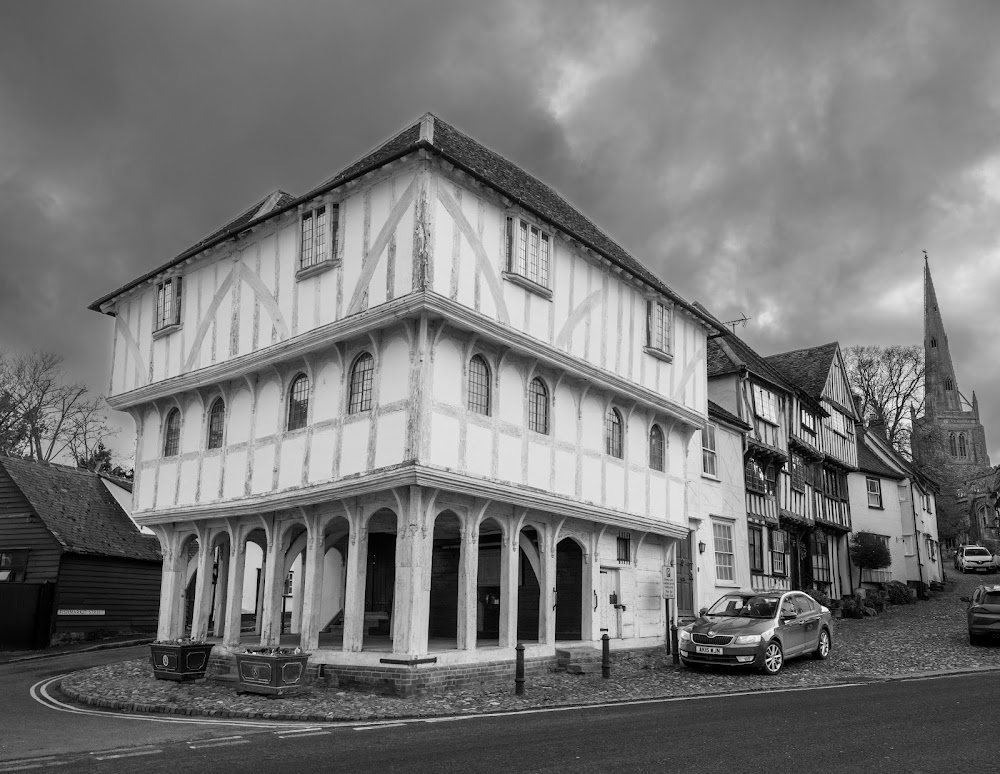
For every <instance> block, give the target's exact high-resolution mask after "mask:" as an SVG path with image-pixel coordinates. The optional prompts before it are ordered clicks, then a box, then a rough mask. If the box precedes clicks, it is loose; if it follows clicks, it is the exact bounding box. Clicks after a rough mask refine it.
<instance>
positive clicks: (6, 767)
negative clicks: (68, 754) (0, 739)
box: [0, 755, 69, 774]
mask: <svg viewBox="0 0 1000 774" xmlns="http://www.w3.org/2000/svg"><path fill="white" fill-rule="evenodd" d="M55 757H56V756H54V755H43V756H41V757H40V758H22V759H20V760H15V761H4V762H3V763H0V774H3V773H4V772H7V771H27V770H28V769H42V768H45V767H46V766H65V765H66V764H67V763H69V761H57V760H56V759H55Z"/></svg>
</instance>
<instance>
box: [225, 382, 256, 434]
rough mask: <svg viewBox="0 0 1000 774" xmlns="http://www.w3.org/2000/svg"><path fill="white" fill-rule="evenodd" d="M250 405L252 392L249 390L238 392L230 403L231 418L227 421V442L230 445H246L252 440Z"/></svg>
mask: <svg viewBox="0 0 1000 774" xmlns="http://www.w3.org/2000/svg"><path fill="white" fill-rule="evenodd" d="M250 405H251V398H250V390H247V389H242V390H240V391H239V392H237V393H236V395H235V396H234V397H233V399H232V401H231V402H230V405H229V412H228V413H229V417H228V418H227V419H226V442H227V443H228V444H234V443H244V442H245V441H246V440H248V439H249V438H250V419H251V411H250Z"/></svg>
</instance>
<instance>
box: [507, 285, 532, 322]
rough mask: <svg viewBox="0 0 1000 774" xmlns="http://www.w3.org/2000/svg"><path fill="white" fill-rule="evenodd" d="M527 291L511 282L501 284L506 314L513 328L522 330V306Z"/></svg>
mask: <svg viewBox="0 0 1000 774" xmlns="http://www.w3.org/2000/svg"><path fill="white" fill-rule="evenodd" d="M528 294H529V291H527V290H525V289H524V288H522V287H521V286H520V285H515V284H514V283H513V282H506V281H504V282H503V295H504V300H505V301H506V303H507V314H508V315H510V322H511V325H513V326H514V327H515V328H518V329H520V330H524V304H525V300H526V297H527V296H528Z"/></svg>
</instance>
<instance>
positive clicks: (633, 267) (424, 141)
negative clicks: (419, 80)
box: [90, 113, 725, 331]
mask: <svg viewBox="0 0 1000 774" xmlns="http://www.w3.org/2000/svg"><path fill="white" fill-rule="evenodd" d="M421 148H423V149H425V150H427V151H429V152H431V153H434V154H435V155H438V156H441V157H442V158H444V159H446V160H448V161H450V162H451V163H452V164H454V165H455V166H456V167H458V168H460V169H463V170H464V171H465V172H467V173H469V174H470V175H472V176H474V177H476V178H478V179H480V180H481V181H482V182H484V183H486V184H487V185H489V186H490V187H492V188H493V189H495V190H496V191H498V192H499V193H501V194H503V195H504V196H506V197H507V198H509V199H511V200H512V201H513V202H515V203H516V204H519V205H520V206H522V207H524V208H525V209H527V210H530V211H532V212H534V213H536V214H537V215H539V216H540V217H542V218H544V219H546V220H548V221H549V222H551V223H552V224H553V225H554V226H556V227H557V228H559V229H560V230H562V231H564V232H565V233H566V234H567V235H568V236H570V237H573V238H575V239H576V240H578V241H579V242H581V243H582V244H584V245H585V246H587V247H589V248H590V249H592V250H594V251H595V252H597V253H599V254H601V255H602V256H604V257H605V258H607V259H608V260H609V261H611V262H612V263H615V264H617V265H618V266H620V267H622V268H623V269H625V270H626V271H628V272H629V273H630V274H632V275H633V276H635V277H638V278H639V279H641V280H643V281H644V282H646V283H648V284H649V285H651V286H652V287H653V288H655V289H656V290H658V291H659V292H661V293H663V294H664V295H665V296H667V297H668V298H670V299H672V300H673V301H674V302H675V303H677V304H678V305H680V306H682V307H683V308H685V309H687V310H688V311H689V312H691V313H692V314H694V315H695V316H696V317H698V318H699V319H701V320H702V322H704V323H706V324H708V325H710V326H711V327H713V328H718V327H719V323H718V321H717V320H715V319H714V318H712V317H711V316H710V315H707V314H705V313H704V312H703V311H702V310H700V309H697V308H695V307H694V306H692V305H691V304H689V303H688V302H687V301H685V300H684V299H682V298H681V297H680V296H678V295H677V294H676V293H675V292H674V291H673V290H671V289H670V288H669V287H668V286H667V285H666V284H665V283H664V282H663V281H662V280H660V279H659V278H658V277H657V276H656V275H654V274H653V273H652V272H650V271H649V270H648V269H647V268H646V267H645V266H643V265H642V264H641V263H640V262H639V261H637V260H636V259H635V258H633V257H632V256H631V255H630V254H629V253H628V252H627V251H626V250H625V249H624V248H623V247H621V246H620V245H619V244H618V243H617V242H615V241H614V240H613V239H611V238H610V237H609V236H608V235H607V234H605V233H604V232H603V231H602V230H601V229H600V228H598V227H597V226H596V225H595V224H594V223H593V222H592V221H591V220H590V219H589V218H587V217H586V216H585V215H584V214H583V213H581V212H580V211H579V210H578V209H576V208H575V207H573V206H572V205H571V204H569V202H567V201H566V200H565V199H563V198H562V196H560V195H559V194H558V193H556V192H555V191H554V190H553V189H552V188H550V187H549V186H547V185H545V184H544V183H542V182H541V181H540V180H538V179H537V178H535V177H532V176H531V175H529V174H528V173H527V172H525V171H524V170H522V169H521V168H520V167H518V166H517V165H516V164H514V163H512V162H510V161H508V160H507V159H505V158H504V157H503V156H500V155H499V154H498V153H495V152H494V151H492V150H490V149H489V148H487V147H486V146H484V145H482V144H481V143H479V142H477V141H476V140H474V139H472V138H471V137H469V136H468V135H465V134H463V133H462V132H460V131H458V130H457V129H455V128H454V127H453V126H451V125H450V124H448V123H446V122H444V121H442V120H441V119H440V118H437V117H436V116H434V115H432V114H430V113H427V114H425V115H424V116H422V117H421V118H420V119H419V120H417V121H416V122H414V123H411V124H409V125H407V126H406V128H405V129H403V130H402V131H400V132H398V133H397V134H396V135H394V136H393V137H391V138H390V139H389V140H387V141H386V142H384V143H382V144H381V145H380V146H378V147H377V148H376V149H375V150H373V151H371V152H370V153H368V154H367V155H365V156H363V157H362V158H361V159H359V160H358V161H356V162H354V163H353V164H351V165H349V166H348V167H346V168H345V169H344V170H342V171H341V172H339V173H337V174H336V175H335V176H333V177H332V178H330V179H328V180H327V181H326V182H325V183H323V184H322V185H320V186H318V187H316V188H314V189H313V190H311V191H309V192H308V193H306V194H304V195H303V196H300V197H297V198H289V199H288V201H286V202H285V203H284V204H282V205H280V206H275V207H272V208H271V209H270V210H269V211H268V212H267V213H265V214H262V215H260V216H253V215H251V216H250V217H249V218H247V217H246V216H247V214H248V213H249V212H250V211H249V210H248V211H247V212H245V213H243V215H241V216H240V217H239V218H237V219H236V220H235V221H233V222H232V223H230V224H227V225H226V226H224V227H223V228H221V229H219V230H218V231H216V232H214V233H213V234H212V235H211V236H209V237H207V238H206V239H204V240H202V241H201V242H199V243H198V244H196V245H194V246H193V247H191V248H189V249H187V250H185V251H184V252H183V253H181V254H180V255H178V256H177V257H176V258H174V259H172V260H171V261H168V262H167V263H165V264H164V265H162V266H160V267H159V268H157V269H155V270H153V271H152V272H149V273H148V274H146V275H144V276H142V277H140V278H139V279H137V280H133V281H132V282H130V283H128V284H127V285H124V286H123V287H121V288H119V289H118V290H116V291H114V292H113V293H110V294H108V295H107V296H104V297H103V298H101V299H99V300H97V301H95V302H94V303H93V304H91V305H90V308H91V309H93V310H95V311H100V307H101V305H102V304H104V303H105V302H106V301H109V300H111V299H112V298H114V297H115V296H117V295H118V294H120V293H123V292H125V291H126V290H129V289H130V288H133V287H135V286H136V285H138V284H140V283H142V282H144V281H145V280H147V279H149V278H150V277H154V276H156V275H157V274H159V273H160V272H162V271H165V270H166V269H169V268H170V267H172V266H174V265H176V264H178V263H180V262H181V261H183V260H186V259H187V258H189V257H191V256H193V255H195V254H196V253H198V252H200V251H201V250H204V249H207V248H208V247H211V246H212V245H213V244H216V243H218V242H221V241H224V240H225V239H229V238H231V237H234V236H236V235H237V234H238V233H239V232H240V231H242V230H245V229H246V228H247V227H248V226H250V225H256V224H257V223H260V222H263V221H264V220H266V219H268V218H271V217H275V216H277V215H280V214H281V213H282V212H284V211H287V210H289V209H292V208H293V207H296V206H297V205H298V204H300V203H302V202H306V201H308V200H310V199H312V198H313V197H315V196H318V195H320V194H322V193H325V192H326V191H329V190H331V189H333V188H336V187H337V186H340V185H343V184H344V183H346V182H348V181H349V180H352V179H354V178H357V177H359V176H361V175H363V174H365V173H366V172H369V171H372V170H374V169H377V168H379V167H381V166H382V165H384V164H386V163H388V162H390V161H392V160H394V159H397V158H400V157H402V156H404V155H406V154H408V153H412V152H413V151H416V150H418V149H421ZM286 196H289V195H286ZM251 209H253V208H251ZM234 224H235V225H234ZM721 330H723V331H724V330H725V329H724V328H723V329H721Z"/></svg>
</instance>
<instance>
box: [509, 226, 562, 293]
mask: <svg viewBox="0 0 1000 774" xmlns="http://www.w3.org/2000/svg"><path fill="white" fill-rule="evenodd" d="M551 254H552V237H551V236H549V234H547V233H546V232H544V231H542V230H541V229H540V228H538V226H534V225H532V224H531V223H527V222H526V221H523V220H521V219H520V218H515V217H509V218H507V271H509V272H511V273H513V274H519V275H521V276H522V277H524V278H525V279H529V280H531V281H532V282H534V283H535V284H537V285H541V286H542V287H544V288H547V287H548V286H549V260H550V256H551Z"/></svg>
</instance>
